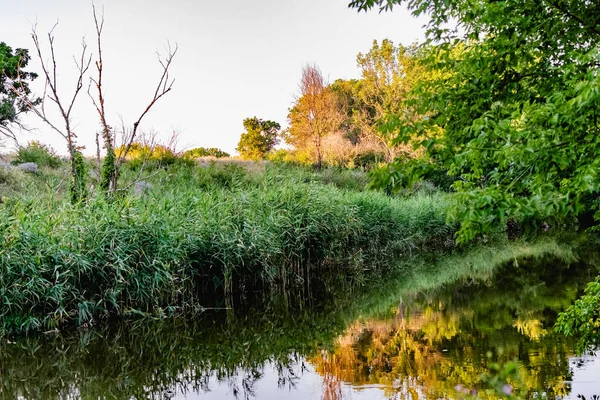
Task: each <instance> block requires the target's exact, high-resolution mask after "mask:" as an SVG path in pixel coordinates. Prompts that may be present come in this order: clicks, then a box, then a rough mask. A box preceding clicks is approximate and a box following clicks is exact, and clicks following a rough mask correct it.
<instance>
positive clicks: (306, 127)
mask: <svg viewBox="0 0 600 400" xmlns="http://www.w3.org/2000/svg"><path fill="white" fill-rule="evenodd" d="M288 119H289V122H290V128H289V129H288V131H287V135H286V141H287V142H288V143H289V144H292V145H293V146H294V147H296V148H304V149H306V148H312V149H313V150H314V152H315V155H316V164H317V168H318V169H321V168H322V165H323V138H324V137H325V136H327V135H329V134H331V133H334V132H336V131H337V130H338V129H339V128H340V125H341V124H342V122H343V121H344V116H343V114H342V113H341V112H340V110H339V107H338V102H337V100H336V96H335V93H334V92H333V90H332V88H331V86H330V85H329V84H327V82H326V81H325V79H324V78H323V74H322V73H321V70H320V69H319V67H317V66H316V65H306V66H305V67H304V68H303V70H302V77H301V79H300V96H299V97H298V99H297V101H296V104H295V105H294V106H293V107H292V108H291V109H290V112H289V114H288Z"/></svg>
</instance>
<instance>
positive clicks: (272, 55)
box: [0, 0, 424, 155]
mask: <svg viewBox="0 0 600 400" xmlns="http://www.w3.org/2000/svg"><path fill="white" fill-rule="evenodd" d="M348 2H349V0H254V1H251V0H230V1H219V0H210V1H209V0H196V1H193V0H171V1H164V0H162V1H160V0H118V1H117V0H104V1H101V0H97V1H96V2H95V4H96V7H97V9H100V10H101V9H102V8H104V15H105V20H106V22H105V28H104V33H103V55H104V85H105V90H106V107H107V113H108V117H109V121H108V122H109V124H112V125H117V124H118V123H119V115H122V116H123V118H124V120H125V121H126V122H128V123H133V121H134V120H135V119H136V118H137V116H138V115H139V113H141V111H142V110H143V109H144V108H145V107H146V105H147V103H148V102H149V101H150V99H151V96H152V93H153V91H154V88H155V86H156V83H157V81H158V78H159V75H160V72H161V68H160V65H159V64H158V62H157V61H156V51H161V50H163V49H164V47H165V45H166V44H167V41H170V42H171V43H177V44H178V45H179V52H178V53H177V56H176V57H175V59H174V61H173V67H172V71H171V76H172V77H173V78H175V84H174V86H173V90H172V92H170V93H169V94H168V95H167V96H166V97H164V98H162V99H161V100H160V101H159V102H158V103H157V104H156V106H155V107H154V108H153V109H152V111H151V113H150V114H149V115H148V116H147V117H146V119H145V120H144V122H143V123H142V127H141V128H142V129H143V130H146V131H147V130H150V129H153V130H155V131H157V132H159V137H160V138H162V139H163V140H167V138H168V137H169V136H170V133H171V132H172V131H173V129H175V130H177V131H178V132H180V138H181V141H180V145H181V146H182V147H185V146H187V147H196V146H204V147H219V148H221V149H223V150H225V151H227V152H230V153H232V154H233V153H234V150H235V147H236V145H237V142H238V140H239V136H240V134H241V133H242V132H243V126H242V121H243V119H244V118H247V117H253V116H257V117H259V118H263V119H270V120H274V121H276V122H278V123H280V124H281V125H282V126H284V127H285V126H286V125H287V120H286V117H287V110H288V108H289V107H290V106H291V105H292V103H293V100H294V95H295V94H296V93H297V91H298V81H299V79H300V74H301V70H302V67H303V65H305V64H306V63H316V64H317V65H319V66H320V68H321V70H322V71H323V74H324V75H325V76H326V77H328V79H329V80H330V81H331V82H332V81H334V80H335V79H338V78H344V79H350V78H358V77H359V76H360V71H359V69H358V67H357V66H356V55H357V54H358V53H359V52H367V51H368V50H369V48H370V47H371V44H372V42H373V40H374V39H377V40H382V39H385V38H388V39H391V40H392V41H394V43H402V44H405V45H408V44H411V43H413V42H415V41H421V40H422V39H423V37H424V30H423V28H422V26H423V24H424V20H423V19H421V20H418V19H415V18H414V17H412V16H410V14H409V13H408V12H407V11H406V10H404V9H400V8H398V9H395V10H394V11H393V12H391V13H383V14H379V13H378V12H377V11H371V12H369V13H364V12H363V13H360V14H359V13H357V11H356V10H353V9H348V7H347V6H348ZM0 3H2V7H1V9H3V10H10V11H9V15H5V17H4V18H3V19H2V23H1V24H0V41H4V42H6V43H7V44H8V45H9V46H11V47H13V48H17V47H24V48H28V49H30V51H31V53H32V55H33V56H34V57H33V59H32V60H31V62H30V65H29V67H28V68H27V70H29V71H36V72H39V71H40V64H39V59H38V58H37V56H35V54H34V51H33V43H32V41H31V37H30V31H31V26H32V23H35V22H37V26H38V34H39V35H40V37H42V38H45V34H46V33H47V32H48V30H50V29H51V28H52V25H53V24H54V23H55V22H56V21H57V20H58V21H59V25H58V27H57V28H56V30H55V32H54V33H55V47H56V51H57V59H58V72H59V76H58V79H59V82H58V85H59V86H60V88H59V91H61V92H62V93H65V97H67V95H70V94H71V93H72V89H73V87H74V85H75V81H74V80H75V77H74V71H75V69H74V63H73V60H72V57H73V55H75V54H79V52H80V43H81V38H82V37H83V36H85V38H86V41H87V42H88V45H89V49H90V50H91V51H92V53H94V55H95V54H96V48H95V39H96V38H95V30H94V24H93V18H92V6H91V5H92V2H91V1H81V0H20V1H14V0H10V1H9V0H0ZM4 3H5V4H4ZM46 54H48V52H47V49H46ZM90 71H91V72H92V73H93V69H92V68H91V69H90ZM35 83H36V84H35V85H34V86H33V88H34V90H36V91H37V92H38V93H39V94H41V93H40V92H41V90H42V83H43V80H42V78H41V77H40V78H38V80H37V81H36V82H35ZM85 87H86V88H87V81H86V86H85ZM48 106H49V107H50V106H52V105H51V104H48ZM73 116H74V118H73V120H74V123H75V125H76V132H77V133H78V136H79V141H78V142H79V144H81V145H84V146H86V150H85V151H84V153H86V154H90V155H91V154H94V153H95V148H96V147H95V131H96V130H97V129H98V126H99V122H98V117H97V114H96V113H95V110H94V108H93V106H92V104H91V101H90V99H89V97H88V96H87V93H86V91H85V90H84V91H82V93H81V94H80V98H79V100H78V102H77V103H76V106H75V110H74V115H73ZM24 120H25V122H27V123H28V124H29V125H30V126H35V127H39V130H38V131H37V132H34V133H23V136H21V142H22V143H26V142H27V141H28V140H31V139H39V140H41V141H42V142H44V143H47V144H50V145H52V146H53V147H54V148H55V149H56V150H57V151H59V152H60V153H64V152H66V145H65V144H64V143H63V139H62V138H61V137H60V136H58V134H56V133H53V132H52V131H50V130H49V129H48V128H46V127H45V126H43V125H42V124H40V123H39V122H38V121H37V120H36V118H35V117H34V116H27V117H26V118H25V119H24Z"/></svg>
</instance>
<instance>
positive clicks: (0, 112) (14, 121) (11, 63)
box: [0, 42, 40, 143]
mask: <svg viewBox="0 0 600 400" xmlns="http://www.w3.org/2000/svg"><path fill="white" fill-rule="evenodd" d="M30 60H31V56H30V55H29V51H28V50H26V49H15V50H14V51H13V49H12V48H11V47H10V46H8V45H7V44H6V43H4V42H0V136H4V137H6V138H8V139H11V140H13V141H14V142H16V143H18V141H17V136H16V134H15V132H14V131H13V128H14V127H15V126H16V127H17V128H21V127H23V126H22V125H21V124H20V122H19V116H20V115H21V114H22V113H24V112H27V111H28V110H29V104H28V103H27V102H25V101H23V100H21V99H20V98H19V96H18V95H17V93H16V92H15V91H14V90H13V86H17V87H18V89H19V91H20V92H22V93H24V94H26V95H28V96H29V95H30V94H31V90H30V89H29V83H30V82H31V81H33V80H34V79H35V78H37V76H38V75H37V74H36V73H34V72H26V71H23V68H26V67H27V64H28V63H29V61H30ZM32 102H33V103H34V104H39V102H40V100H39V99H33V100H32Z"/></svg>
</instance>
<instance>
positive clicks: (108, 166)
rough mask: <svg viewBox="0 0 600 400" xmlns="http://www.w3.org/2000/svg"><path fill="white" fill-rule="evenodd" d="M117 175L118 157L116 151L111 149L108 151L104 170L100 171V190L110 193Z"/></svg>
mask: <svg viewBox="0 0 600 400" xmlns="http://www.w3.org/2000/svg"><path fill="white" fill-rule="evenodd" d="M116 175H117V166H116V157H115V150H114V149H113V148H112V146H111V147H109V148H108V149H106V156H104V160H103V161H102V168H101V170H100V189H102V190H103V191H105V192H106V191H108V190H109V189H110V186H111V182H112V181H113V180H114V179H115V177H116Z"/></svg>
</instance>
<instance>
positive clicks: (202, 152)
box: [183, 147, 231, 158]
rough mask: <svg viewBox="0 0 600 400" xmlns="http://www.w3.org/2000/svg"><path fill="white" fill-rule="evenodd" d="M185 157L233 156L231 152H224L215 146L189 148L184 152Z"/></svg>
mask: <svg viewBox="0 0 600 400" xmlns="http://www.w3.org/2000/svg"><path fill="white" fill-rule="evenodd" d="M183 157H184V158H201V157H215V158H225V157H231V156H230V155H229V153H226V152H224V151H223V150H221V149H217V148H215V147H210V148H206V147H196V148H193V149H190V150H187V151H185V152H184V153H183Z"/></svg>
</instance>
